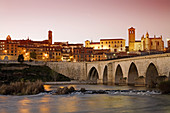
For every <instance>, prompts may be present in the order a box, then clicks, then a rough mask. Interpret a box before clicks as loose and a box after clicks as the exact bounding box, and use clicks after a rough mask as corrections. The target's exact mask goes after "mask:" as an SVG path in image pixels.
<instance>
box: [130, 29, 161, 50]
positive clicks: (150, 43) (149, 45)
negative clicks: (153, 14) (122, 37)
mask: <svg viewBox="0 0 170 113" xmlns="http://www.w3.org/2000/svg"><path fill="white" fill-rule="evenodd" d="M128 35H129V51H130V52H134V51H164V42H163V40H162V36H160V37H156V36H155V35H154V37H149V33H148V32H147V33H146V36H145V37H144V35H143V36H142V37H141V41H140V40H135V28H133V27H131V28H129V29H128Z"/></svg>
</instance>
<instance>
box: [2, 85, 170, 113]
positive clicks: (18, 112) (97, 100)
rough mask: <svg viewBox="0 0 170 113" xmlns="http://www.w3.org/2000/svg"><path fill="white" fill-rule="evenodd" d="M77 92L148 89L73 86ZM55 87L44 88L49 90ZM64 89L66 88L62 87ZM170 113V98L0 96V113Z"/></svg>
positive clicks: (168, 96)
mask: <svg viewBox="0 0 170 113" xmlns="http://www.w3.org/2000/svg"><path fill="white" fill-rule="evenodd" d="M72 86H74V87H75V88H76V89H80V88H81V87H84V88H86V89H88V90H91V89H94V90H99V89H103V90H104V89H105V90H106V89H108V90H114V89H141V90H143V89H145V88H144V87H128V86H106V85H72ZM55 87H56V86H55V85H52V86H50V85H45V88H46V90H52V89H55ZM61 87H63V86H61ZM86 112H88V113H97V112H100V113H106V112H108V113H129V112H130V113H170V95H112V94H85V95H84V94H71V95H51V94H38V95H31V96H29V95H26V96H2V95H1V96H0V113H86Z"/></svg>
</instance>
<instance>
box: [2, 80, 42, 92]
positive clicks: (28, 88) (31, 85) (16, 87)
mask: <svg viewBox="0 0 170 113" xmlns="http://www.w3.org/2000/svg"><path fill="white" fill-rule="evenodd" d="M43 91H44V86H43V82H42V81H39V80H38V81H36V82H29V81H28V82H15V83H10V84H9V85H5V84H3V85H1V86H0V94H2V95H33V94H38V93H40V92H43Z"/></svg>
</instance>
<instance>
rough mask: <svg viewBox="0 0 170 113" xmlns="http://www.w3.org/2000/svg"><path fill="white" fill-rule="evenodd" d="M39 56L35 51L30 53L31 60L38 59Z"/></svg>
mask: <svg viewBox="0 0 170 113" xmlns="http://www.w3.org/2000/svg"><path fill="white" fill-rule="evenodd" d="M36 57H37V54H36V53H35V52H34V51H33V52H31V53H30V58H33V59H36Z"/></svg>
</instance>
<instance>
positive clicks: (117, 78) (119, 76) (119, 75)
mask: <svg viewBox="0 0 170 113" xmlns="http://www.w3.org/2000/svg"><path fill="white" fill-rule="evenodd" d="M121 79H123V71H122V68H121V66H120V64H118V65H117V68H116V72H115V84H120V80H121Z"/></svg>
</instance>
